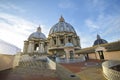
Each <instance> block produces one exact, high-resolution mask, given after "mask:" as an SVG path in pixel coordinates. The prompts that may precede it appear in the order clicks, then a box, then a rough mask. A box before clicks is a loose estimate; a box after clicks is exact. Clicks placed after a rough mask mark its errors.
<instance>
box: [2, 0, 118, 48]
mask: <svg viewBox="0 0 120 80" xmlns="http://www.w3.org/2000/svg"><path fill="white" fill-rule="evenodd" d="M119 8H120V0H0V39H2V40H4V41H7V42H9V43H11V44H14V45H16V46H18V47H19V48H21V49H22V48H23V41H24V40H27V38H28V36H29V35H30V34H31V33H32V32H35V31H36V28H37V27H38V26H39V25H41V27H42V32H43V33H44V34H45V35H46V36H48V34H49V30H50V28H51V27H52V26H53V25H54V24H56V23H57V22H58V21H59V18H60V16H61V15H62V16H63V17H64V18H65V21H66V22H68V23H70V24H71V25H72V26H73V27H74V28H75V30H76V32H77V34H78V36H79V37H80V43H81V47H82V48H85V47H90V46H92V45H93V42H94V41H95V39H96V35H97V34H100V36H101V37H102V38H103V39H105V40H107V41H108V42H114V41H118V40H120V9H119Z"/></svg>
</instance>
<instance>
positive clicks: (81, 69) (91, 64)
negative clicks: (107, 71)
mask: <svg viewBox="0 0 120 80" xmlns="http://www.w3.org/2000/svg"><path fill="white" fill-rule="evenodd" d="M101 63H102V61H100V60H89V61H86V62H79V63H68V64H62V65H63V66H64V67H66V68H68V69H69V70H71V71H72V72H74V73H76V74H77V75H79V76H80V79H81V80H107V79H105V77H104V76H103V73H102V67H101Z"/></svg>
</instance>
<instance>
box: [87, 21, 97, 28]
mask: <svg viewBox="0 0 120 80" xmlns="http://www.w3.org/2000/svg"><path fill="white" fill-rule="evenodd" d="M85 23H86V25H87V26H88V27H89V28H93V29H98V28H99V26H98V25H97V24H95V22H93V21H92V20H90V19H87V20H86V21H85Z"/></svg>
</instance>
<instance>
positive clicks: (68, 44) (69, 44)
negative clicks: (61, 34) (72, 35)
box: [65, 43, 74, 47]
mask: <svg viewBox="0 0 120 80" xmlns="http://www.w3.org/2000/svg"><path fill="white" fill-rule="evenodd" d="M65 47H74V46H73V44H72V43H66V44H65Z"/></svg>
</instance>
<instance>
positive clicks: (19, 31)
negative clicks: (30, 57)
mask: <svg viewBox="0 0 120 80" xmlns="http://www.w3.org/2000/svg"><path fill="white" fill-rule="evenodd" d="M37 27H38V25H36V24H35V23H33V22H31V21H28V20H25V19H23V18H21V17H18V16H14V15H10V14H6V13H0V39H2V40H4V41H6V42H9V43H11V44H14V45H16V46H18V47H20V48H23V43H24V42H23V41H24V40H26V39H27V38H28V36H29V35H30V34H31V33H32V32H35V31H36V28H37ZM41 27H42V29H43V30H42V31H43V33H44V32H45V34H46V35H47V33H46V32H47V31H48V29H47V28H46V26H45V25H42V24H41Z"/></svg>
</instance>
